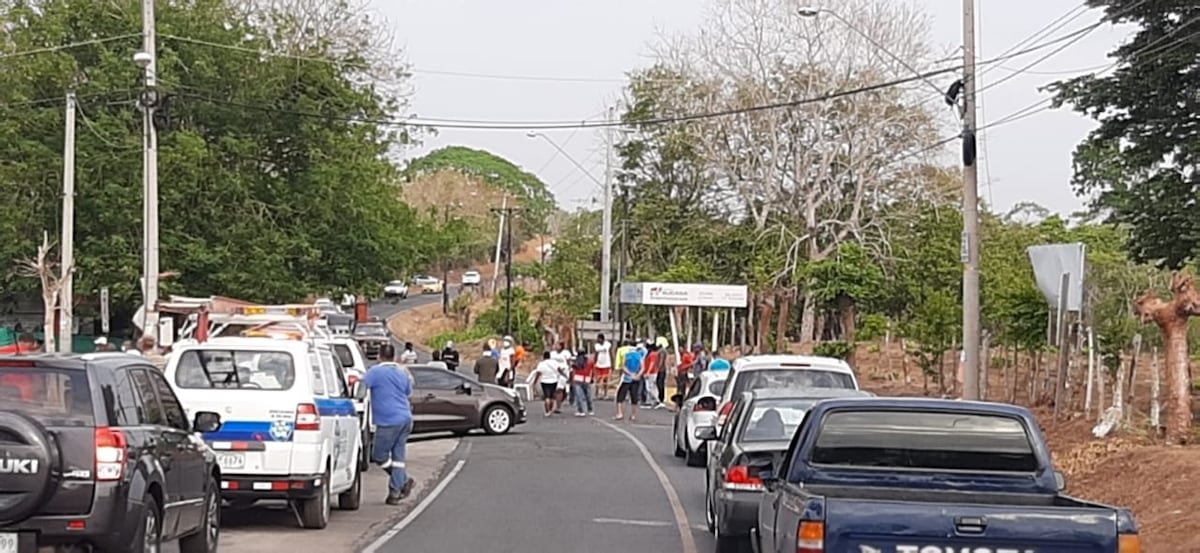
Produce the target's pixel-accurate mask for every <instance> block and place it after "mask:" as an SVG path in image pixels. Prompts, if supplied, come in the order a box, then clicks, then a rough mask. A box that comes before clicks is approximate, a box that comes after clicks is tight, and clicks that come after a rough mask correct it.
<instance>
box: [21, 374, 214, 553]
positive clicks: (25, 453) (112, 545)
mask: <svg viewBox="0 0 1200 553" xmlns="http://www.w3.org/2000/svg"><path fill="white" fill-rule="evenodd" d="M220 425H221V419H220V416H219V415H217V414H216V413H209V412H200V413H196V418H195V421H188V420H187V417H186V415H185V414H184V410H183V406H182V405H181V404H180V403H179V399H178V398H177V397H176V396H175V394H174V392H172V391H171V387H170V385H168V384H167V381H166V379H164V378H163V376H162V373H161V372H159V371H158V369H156V368H155V367H154V366H153V365H151V364H149V363H148V362H146V360H145V359H143V358H141V357H136V356H132V355H129V354H125V353H94V354H86V355H57V354H32V355H12V356H0V550H2V551H5V552H15V553H32V552H34V551H38V550H40V548H43V547H60V548H65V549H73V548H76V547H78V548H80V549H81V550H86V549H88V548H91V549H98V550H101V551H120V552H126V551H128V552H150V551H158V550H159V544H161V543H162V542H165V541H168V540H175V539H178V540H179V549H180V552H181V553H213V552H215V551H216V550H217V540H218V536H219V532H220V507H221V505H220V492H221V490H220V485H219V482H220V481H221V476H220V473H219V469H218V467H217V463H216V457H215V455H214V454H213V453H212V451H211V450H209V449H208V447H207V446H206V445H205V444H204V442H203V441H202V440H200V439H199V438H198V437H197V436H196V435H195V434H193V432H205V431H215V430H217V429H218V428H219V427H220Z"/></svg>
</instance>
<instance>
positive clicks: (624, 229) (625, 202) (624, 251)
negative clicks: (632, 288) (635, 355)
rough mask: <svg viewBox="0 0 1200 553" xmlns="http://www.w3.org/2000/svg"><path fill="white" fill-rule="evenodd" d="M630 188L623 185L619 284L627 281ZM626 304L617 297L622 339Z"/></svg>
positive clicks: (622, 336)
mask: <svg viewBox="0 0 1200 553" xmlns="http://www.w3.org/2000/svg"><path fill="white" fill-rule="evenodd" d="M628 222H629V188H628V187H621V258H620V259H619V260H618V261H617V285H618V286H620V285H621V283H623V282H625V267H627V266H628V263H629V260H628V256H629V254H628V244H629V241H628V240H629V239H628V238H627V237H628V236H629V224H628ZM625 316H626V315H625V306H624V304H622V303H621V300H620V297H619V296H618V298H617V327H618V328H619V329H620V334H618V336H620V337H621V339H622V340H624V339H625Z"/></svg>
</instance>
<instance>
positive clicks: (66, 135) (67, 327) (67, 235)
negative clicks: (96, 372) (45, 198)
mask: <svg viewBox="0 0 1200 553" xmlns="http://www.w3.org/2000/svg"><path fill="white" fill-rule="evenodd" d="M66 122H67V125H66V129H65V130H64V131H63V199H62V210H63V213H62V264H61V265H62V271H63V275H62V279H63V283H62V288H61V289H60V290H59V292H58V305H59V307H58V309H59V311H58V312H59V319H58V351H60V352H62V353H71V347H72V345H74V344H73V342H74V335H75V320H74V305H75V298H74V295H75V294H74V289H73V288H72V287H73V286H74V285H75V278H74V275H75V91H74V90H68V91H67V116H66Z"/></svg>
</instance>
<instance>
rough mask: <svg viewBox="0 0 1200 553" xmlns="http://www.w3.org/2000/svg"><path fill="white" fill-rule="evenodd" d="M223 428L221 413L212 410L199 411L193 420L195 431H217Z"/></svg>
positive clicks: (193, 429)
mask: <svg viewBox="0 0 1200 553" xmlns="http://www.w3.org/2000/svg"><path fill="white" fill-rule="evenodd" d="M220 429H221V415H219V414H217V413H214V412H212V411H197V412H196V418H195V419H194V420H193V421H192V431H193V432H216V431H217V430H220Z"/></svg>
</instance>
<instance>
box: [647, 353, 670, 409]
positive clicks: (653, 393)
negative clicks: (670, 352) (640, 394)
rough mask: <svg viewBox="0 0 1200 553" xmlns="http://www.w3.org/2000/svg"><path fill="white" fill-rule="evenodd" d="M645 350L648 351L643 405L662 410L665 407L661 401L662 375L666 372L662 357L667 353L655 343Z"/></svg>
mask: <svg viewBox="0 0 1200 553" xmlns="http://www.w3.org/2000/svg"><path fill="white" fill-rule="evenodd" d="M647 349H648V350H649V351H648V353H646V363H645V364H646V370H645V373H646V378H645V380H643V382H644V383H645V384H644V385H643V387H644V388H645V390H646V394H645V399H646V402H645V404H644V405H645V406H646V407H649V408H651V409H662V408H664V407H666V405H665V404H663V401H662V400H663V392H664V390H663V384H664V382H663V379H662V375H663V373H665V372H666V371H664V370H663V357H664V356H666V354H667V352H665V351H663V350H662V348H660V347H659V346H658V344H656V343H652V344H650V345H649V346H647Z"/></svg>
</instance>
